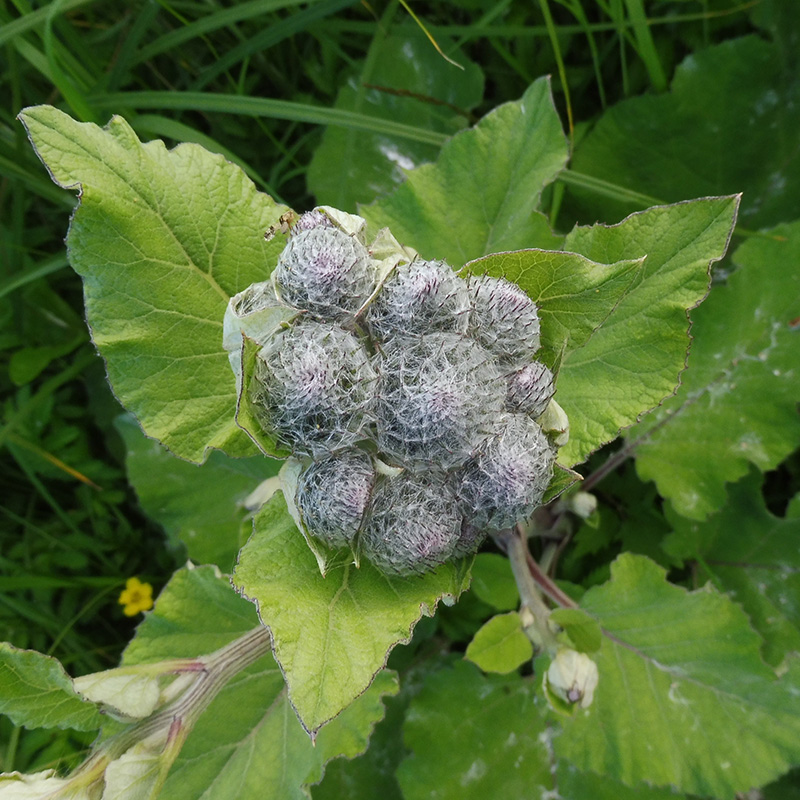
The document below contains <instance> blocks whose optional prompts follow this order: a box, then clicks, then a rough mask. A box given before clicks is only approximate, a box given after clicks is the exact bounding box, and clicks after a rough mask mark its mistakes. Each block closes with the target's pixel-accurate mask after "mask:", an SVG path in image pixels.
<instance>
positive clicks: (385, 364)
mask: <svg viewBox="0 0 800 800" xmlns="http://www.w3.org/2000/svg"><path fill="white" fill-rule="evenodd" d="M377 368H378V373H379V376H380V377H379V389H378V394H379V397H378V402H377V426H378V447H379V449H380V450H381V451H382V452H383V453H386V454H387V455H388V456H390V458H392V459H394V460H395V461H397V462H399V463H401V464H405V465H407V466H411V467H423V468H424V467H426V466H428V467H429V466H431V465H435V466H437V467H438V468H441V469H445V470H446V469H451V468H453V467H457V466H460V465H461V464H463V463H464V461H466V459H467V458H469V457H470V456H471V455H472V454H473V453H474V452H475V451H476V450H477V449H478V447H479V446H480V445H481V444H482V442H483V440H484V439H485V438H486V436H487V435H489V433H490V432H491V425H492V420H493V418H494V416H495V415H496V414H498V413H499V412H500V411H501V410H502V407H503V403H504V401H505V394H506V386H505V382H504V380H503V378H502V376H501V374H500V371H499V370H498V368H497V366H496V364H495V362H494V359H492V357H491V356H490V355H489V354H488V353H487V352H486V351H485V350H484V349H483V348H482V347H481V346H480V345H478V344H476V343H475V342H473V341H472V340H470V339H466V338H462V337H461V336H458V335H457V334H452V333H431V334H428V335H426V336H421V337H419V338H416V339H407V338H399V337H395V338H394V339H392V340H390V341H389V342H388V343H387V344H386V345H385V346H384V349H383V353H382V357H381V358H380V359H379V361H378V364H377Z"/></svg>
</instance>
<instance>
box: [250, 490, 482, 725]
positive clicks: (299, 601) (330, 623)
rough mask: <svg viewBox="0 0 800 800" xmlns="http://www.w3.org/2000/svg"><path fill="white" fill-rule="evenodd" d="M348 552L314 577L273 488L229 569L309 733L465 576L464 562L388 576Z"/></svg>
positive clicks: (349, 698)
mask: <svg viewBox="0 0 800 800" xmlns="http://www.w3.org/2000/svg"><path fill="white" fill-rule="evenodd" d="M351 558H352V557H351V556H350V555H349V553H348V554H341V557H340V560H339V565H338V566H337V565H335V564H334V565H330V566H329V567H328V570H327V572H326V575H325V576H324V577H323V576H322V575H321V574H320V571H319V567H318V565H317V561H316V559H315V558H314V555H313V553H312V552H311V550H310V549H309V547H308V545H307V544H306V542H305V539H304V538H303V536H302V535H301V533H300V531H298V530H297V528H296V526H295V524H294V522H293V520H292V518H291V516H289V513H288V511H287V509H286V501H285V500H284V497H283V494H281V493H278V494H276V495H275V496H274V497H273V498H272V499H271V500H270V502H269V503H268V504H267V505H266V506H265V507H264V508H263V509H262V510H261V511H260V512H259V513H258V514H257V516H256V517H255V520H254V529H253V535H252V537H251V538H250V540H249V541H248V542H247V544H246V545H245V546H244V548H242V551H241V553H240V555H239V562H238V564H237V565H236V570H235V572H234V582H235V584H236V586H237V587H238V588H239V590H240V591H241V592H242V593H243V594H244V595H245V596H246V597H248V598H250V599H251V600H253V601H255V602H256V603H257V605H258V610H259V614H260V616H261V619H262V620H263V622H264V624H265V625H267V626H268V627H269V629H270V630H271V631H272V635H273V640H274V647H275V657H276V658H277V660H278V662H279V663H280V665H281V668H282V670H283V672H284V675H285V676H286V682H287V684H288V686H289V697H290V698H291V701H292V704H293V705H294V707H295V709H296V710H297V713H298V716H299V717H300V719H301V720H302V721H303V725H305V727H306V728H307V729H308V730H309V732H312V733H313V732H316V731H317V730H319V729H320V728H321V727H322V726H323V725H324V724H325V723H326V722H328V721H329V720H330V719H332V718H333V717H335V716H336V715H337V714H338V713H339V712H340V711H341V710H342V709H344V708H346V707H347V706H348V705H349V704H350V703H351V702H353V700H354V699H355V698H356V697H358V696H359V695H360V694H361V693H362V692H363V691H364V690H365V689H366V688H367V686H369V684H370V682H371V681H372V679H373V677H374V676H375V674H376V673H378V672H379V671H380V670H381V669H382V668H383V666H384V664H385V663H386V658H387V656H388V654H389V651H390V650H391V649H392V648H393V647H394V646H395V645H396V644H398V643H399V642H402V641H406V640H408V639H409V637H410V636H411V632H412V630H413V629H414V626H415V625H416V623H417V622H418V621H419V619H420V618H421V617H422V615H423V614H432V613H433V610H434V609H435V607H436V604H437V603H438V602H439V601H440V600H441V599H442V598H443V597H445V596H449V597H457V596H458V595H459V594H460V593H461V592H462V591H463V590H464V589H465V588H466V585H467V584H468V580H469V573H468V567H467V565H466V563H465V562H456V563H448V564H443V565H442V566H440V567H439V568H438V569H436V570H435V571H433V572H429V573H427V574H425V575H419V576H411V577H402V578H397V577H395V578H388V577H386V576H384V575H382V574H381V573H380V572H378V570H377V569H376V568H375V567H373V566H372V565H371V564H370V563H369V562H367V561H366V560H362V561H361V566H360V567H359V568H356V567H355V566H354V565H353V564H352V563H349V562H350V560H351Z"/></svg>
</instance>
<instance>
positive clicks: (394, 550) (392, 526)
mask: <svg viewBox="0 0 800 800" xmlns="http://www.w3.org/2000/svg"><path fill="white" fill-rule="evenodd" d="M461 521H462V517H461V513H460V512H459V510H458V506H457V504H456V501H455V498H454V497H453V495H452V494H451V492H450V491H449V490H448V489H447V486H446V485H445V483H444V479H443V478H442V479H438V480H437V479H436V477H435V473H428V474H427V475H426V476H425V477H418V476H415V475H412V474H410V473H408V472H404V473H402V474H401V475H399V476H398V477H396V478H386V479H384V480H383V481H382V482H380V483H379V484H378V486H377V487H376V489H375V491H374V493H373V496H372V503H371V505H370V507H369V509H368V511H367V518H366V520H365V521H364V527H363V529H362V531H361V539H360V541H361V548H362V552H363V553H364V555H365V556H366V557H367V558H368V559H369V560H370V561H371V562H372V563H373V564H374V565H375V566H376V567H377V568H378V569H379V570H380V571H381V572H382V573H383V574H384V575H420V574H422V573H423V572H428V571H430V570H432V569H434V568H435V567H437V566H439V564H443V563H444V562H445V561H449V560H450V559H451V558H452V557H453V553H454V550H455V547H456V544H457V543H458V540H459V537H460V536H461Z"/></svg>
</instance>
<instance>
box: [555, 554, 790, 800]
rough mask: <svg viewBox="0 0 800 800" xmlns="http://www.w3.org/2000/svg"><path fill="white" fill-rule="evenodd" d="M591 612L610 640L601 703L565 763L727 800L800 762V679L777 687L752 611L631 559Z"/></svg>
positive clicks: (584, 718) (571, 727)
mask: <svg viewBox="0 0 800 800" xmlns="http://www.w3.org/2000/svg"><path fill="white" fill-rule="evenodd" d="M581 608H582V609H583V610H584V611H586V612H587V613H588V614H589V615H591V616H592V617H594V618H595V619H597V621H598V622H599V623H600V625H601V626H602V627H603V629H604V632H605V636H604V641H603V645H602V649H601V650H600V651H599V652H598V653H595V654H594V655H593V658H594V659H595V660H596V662H597V666H598V669H599V672H600V682H599V685H598V687H597V691H596V692H595V696H594V703H593V704H592V706H591V707H590V708H589V709H587V710H585V711H579V712H578V713H576V714H575V715H574V716H573V717H572V718H571V719H568V720H566V721H564V723H563V724H564V730H563V732H562V733H561V735H559V736H558V737H557V738H556V739H555V740H554V746H555V750H556V753H557V754H558V755H559V756H561V757H563V758H564V759H565V760H567V761H569V762H571V763H573V764H574V765H575V766H576V767H578V768H579V769H581V770H584V771H591V772H598V773H600V774H602V775H608V776H610V777H613V778H615V779H617V780H621V781H622V782H623V783H626V784H628V785H630V786H633V785H635V784H636V783H638V782H640V781H647V782H649V783H652V784H654V785H660V786H674V787H675V788H676V789H678V790H679V791H684V792H687V793H689V794H699V795H704V796H705V795H708V796H712V797H718V798H721V799H722V800H727V799H728V798H730V799H731V800H732V798H733V797H734V795H735V793H736V792H743V791H747V790H749V789H750V788H751V787H753V786H760V785H762V784H764V783H767V782H768V781H770V780H774V779H775V778H777V777H778V776H779V775H781V774H782V773H783V772H785V771H786V770H787V769H789V767H790V766H792V765H793V764H796V763H797V762H798V760H799V759H800V669H798V665H797V664H796V663H794V662H793V663H792V664H791V665H790V667H789V670H788V672H787V673H786V674H785V675H783V677H782V678H781V679H780V680H778V679H777V678H776V676H775V673H774V672H773V671H772V670H771V669H769V668H768V667H767V666H766V665H765V664H764V662H763V661H762V660H761V656H760V652H759V648H760V639H759V636H758V635H757V634H756V633H755V632H754V631H753V629H752V628H751V627H750V623H749V620H748V619H747V617H746V615H745V614H744V612H743V611H742V609H741V608H740V607H739V606H738V605H736V604H735V603H733V602H732V601H731V600H730V599H729V598H728V597H727V596H725V595H723V594H719V593H718V592H716V591H715V590H714V589H712V588H710V587H704V588H702V589H698V590H697V591H694V592H687V591H686V590H684V589H682V588H680V587H677V586H674V585H672V584H669V583H667V581H666V580H665V573H664V570H662V569H661V568H660V567H659V566H657V565H656V564H654V563H653V562H651V561H650V560H649V559H647V558H644V557H642V556H633V555H628V554H626V555H622V556H620V557H619V558H618V559H617V560H616V561H615V562H614V563H613V564H612V571H611V580H610V581H609V582H608V583H606V584H604V585H603V586H599V587H596V588H593V589H590V590H589V591H588V592H587V593H586V594H585V595H584V596H583V598H582V600H581Z"/></svg>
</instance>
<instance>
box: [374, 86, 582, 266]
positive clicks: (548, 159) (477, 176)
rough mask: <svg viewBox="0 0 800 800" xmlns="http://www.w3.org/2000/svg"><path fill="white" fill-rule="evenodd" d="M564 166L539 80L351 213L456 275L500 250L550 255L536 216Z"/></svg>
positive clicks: (561, 140)
mask: <svg viewBox="0 0 800 800" xmlns="http://www.w3.org/2000/svg"><path fill="white" fill-rule="evenodd" d="M566 160H567V141H566V139H565V137H564V133H563V131H562V130H561V123H560V121H559V118H558V114H557V112H556V110H555V107H554V106H553V98H552V96H551V94H550V83H549V80H548V79H546V78H541V79H539V80H538V81H536V82H535V83H533V84H532V85H531V87H530V88H529V89H528V90H527V91H526V92H525V94H524V95H523V97H522V99H521V100H520V101H518V102H516V103H506V104H505V105H502V106H500V107H498V108H496V109H495V110H494V111H492V112H491V113H490V114H489V115H487V116H486V117H484V119H483V120H481V122H479V123H478V124H477V125H476V126H475V127H474V128H472V129H471V130H468V131H464V132H462V133H460V134H458V135H456V136H454V137H453V138H452V139H451V140H450V141H448V142H447V143H446V144H445V145H444V146H443V147H442V151H441V154H440V156H439V158H438V160H437V161H436V163H435V164H425V165H423V166H421V167H418V168H417V169H415V170H412V171H411V172H409V174H408V179H407V180H406V182H405V183H404V184H403V185H402V186H400V187H399V188H398V189H397V190H395V191H394V192H392V194H390V195H388V196H387V197H384V198H382V199H380V200H378V201H377V202H376V203H374V204H372V205H370V206H362V207H361V208H360V210H359V213H360V214H361V215H362V216H363V217H365V218H366V220H367V221H368V223H369V224H370V226H371V227H372V228H373V229H375V230H377V229H378V228H381V227H384V226H388V227H389V228H390V229H391V231H392V233H393V234H394V235H395V237H396V238H397V240H398V241H400V242H402V243H403V244H404V245H407V246H411V247H414V248H416V249H417V250H418V251H419V252H420V254H421V255H422V256H423V257H424V258H443V259H445V260H447V261H448V263H449V264H450V265H451V266H453V267H456V268H458V267H461V266H462V265H463V264H465V263H466V262H467V261H471V260H472V259H475V258H478V257H480V256H482V255H486V254H487V253H495V252H499V251H502V250H519V249H523V248H527V247H547V248H551V249H555V248H557V247H558V245H559V243H560V241H561V239H560V238H559V237H554V236H553V234H552V232H551V231H550V229H549V227H548V225H547V221H546V219H545V218H544V217H543V216H542V215H541V214H540V213H539V212H538V211H537V209H538V207H539V198H540V196H541V193H542V189H543V188H544V187H545V186H546V185H547V184H548V183H551V182H552V181H553V180H554V179H555V177H556V176H557V175H558V173H559V172H560V171H561V170H562V169H563V168H564V165H565V164H566Z"/></svg>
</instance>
